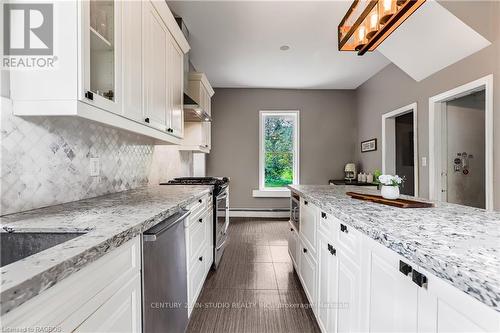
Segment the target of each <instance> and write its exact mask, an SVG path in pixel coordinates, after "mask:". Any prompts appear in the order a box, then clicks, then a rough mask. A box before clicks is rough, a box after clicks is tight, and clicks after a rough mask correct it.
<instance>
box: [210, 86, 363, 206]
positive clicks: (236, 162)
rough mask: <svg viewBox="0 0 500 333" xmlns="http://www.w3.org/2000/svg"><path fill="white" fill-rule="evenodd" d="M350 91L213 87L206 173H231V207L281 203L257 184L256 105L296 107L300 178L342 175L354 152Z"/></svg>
mask: <svg viewBox="0 0 500 333" xmlns="http://www.w3.org/2000/svg"><path fill="white" fill-rule="evenodd" d="M354 98H355V93H354V91H349V90H280V89H215V95H214V97H213V100H212V117H213V123H212V151H211V153H210V154H209V155H208V157H207V174H208V175H209V176H229V177H231V192H230V193H231V194H230V195H231V198H230V205H231V207H232V208H283V207H288V206H289V200H288V199H274V198H273V199H269V198H253V197H252V190H254V189H258V187H259V110H300V183H301V184H327V182H328V180H329V179H331V178H342V177H343V168H344V165H345V163H346V162H349V161H351V160H352V159H353V158H354V144H355V141H356V131H355V100H354Z"/></svg>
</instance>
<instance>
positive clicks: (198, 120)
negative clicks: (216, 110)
mask: <svg viewBox="0 0 500 333" xmlns="http://www.w3.org/2000/svg"><path fill="white" fill-rule="evenodd" d="M188 82H189V86H188V95H189V97H191V98H192V99H193V100H194V101H195V102H196V103H197V104H198V107H196V108H190V107H188V106H186V107H187V109H185V112H187V114H186V117H185V123H184V126H185V133H184V142H183V143H182V147H181V150H188V151H194V152H198V153H209V152H210V149H211V148H212V123H211V122H210V121H207V119H205V118H206V116H208V118H210V115H211V113H212V105H211V104H212V96H213V95H214V93H215V92H214V90H213V89H212V86H211V85H210V83H209V82H208V79H207V77H206V75H205V74H204V73H196V72H192V73H189V80H188ZM209 120H210V119H209Z"/></svg>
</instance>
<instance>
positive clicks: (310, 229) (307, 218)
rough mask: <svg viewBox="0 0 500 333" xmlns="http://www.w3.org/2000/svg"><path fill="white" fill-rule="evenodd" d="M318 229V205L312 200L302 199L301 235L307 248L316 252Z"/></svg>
mask: <svg viewBox="0 0 500 333" xmlns="http://www.w3.org/2000/svg"><path fill="white" fill-rule="evenodd" d="M317 229H318V207H316V206H315V205H314V204H312V203H311V202H309V201H307V200H304V199H303V198H301V199H300V236H301V238H302V240H303V241H304V243H305V244H306V245H307V249H308V250H309V251H311V252H313V256H314V255H315V254H316V237H317Z"/></svg>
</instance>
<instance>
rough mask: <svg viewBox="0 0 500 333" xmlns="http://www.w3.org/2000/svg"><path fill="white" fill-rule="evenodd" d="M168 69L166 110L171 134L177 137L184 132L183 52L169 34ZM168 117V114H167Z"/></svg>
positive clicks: (181, 135)
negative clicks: (168, 103) (168, 94)
mask: <svg viewBox="0 0 500 333" xmlns="http://www.w3.org/2000/svg"><path fill="white" fill-rule="evenodd" d="M169 43H170V46H169V51H170V70H169V73H170V75H169V79H170V80H169V85H170V91H171V94H172V95H171V101H170V107H171V109H170V110H168V111H169V113H170V115H169V116H170V128H171V134H172V135H175V136H177V137H179V138H182V137H183V134H184V109H183V97H184V95H183V94H184V90H183V82H184V79H183V76H184V68H183V66H184V64H183V63H184V53H182V50H181V49H180V48H179V46H178V45H177V43H176V41H175V40H174V39H173V37H172V36H170V39H169ZM167 117H168V116H167Z"/></svg>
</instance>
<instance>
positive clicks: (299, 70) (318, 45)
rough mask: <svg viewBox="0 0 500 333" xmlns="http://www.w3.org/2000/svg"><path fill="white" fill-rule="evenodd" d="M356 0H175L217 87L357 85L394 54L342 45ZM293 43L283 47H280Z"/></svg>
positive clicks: (194, 56) (194, 53) (199, 63)
mask: <svg viewBox="0 0 500 333" xmlns="http://www.w3.org/2000/svg"><path fill="white" fill-rule="evenodd" d="M351 3H352V1H351V0H349V1H318V2H316V1H276V2H275V1H272V2H271V1H169V2H168V5H169V7H170V8H171V9H172V10H173V11H174V12H175V13H176V14H177V15H179V16H181V17H182V18H183V19H184V20H185V22H186V25H187V26H188V29H189V31H190V33H191V38H190V45H191V48H192V49H191V53H190V56H191V62H192V63H193V65H194V66H195V67H196V69H197V70H198V71H202V72H205V73H206V74H207V76H208V78H209V80H210V82H211V84H212V85H213V86H214V87H251V88H297V89H354V88H357V87H358V86H359V85H361V84H362V83H363V82H365V81H366V80H367V79H369V78H370V77H371V76H373V75H374V74H375V73H377V72H378V71H380V70H381V69H382V68H384V67H385V66H386V65H387V64H389V61H388V60H387V59H386V58H385V57H384V56H383V55H381V54H380V53H379V52H374V53H371V54H365V55H364V56H362V57H358V56H357V55H356V53H350V52H339V51H338V50H337V25H338V24H339V22H340V20H341V19H342V17H343V16H344V14H345V13H346V11H347V9H348V8H349V6H350V4H351ZM282 45H289V46H290V50H288V51H281V50H280V46H282Z"/></svg>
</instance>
